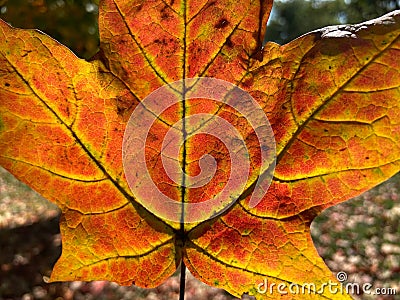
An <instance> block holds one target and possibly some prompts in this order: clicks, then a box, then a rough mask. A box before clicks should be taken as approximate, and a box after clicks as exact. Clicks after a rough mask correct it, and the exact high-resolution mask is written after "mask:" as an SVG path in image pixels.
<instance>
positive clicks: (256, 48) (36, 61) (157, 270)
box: [0, 0, 400, 299]
mask: <svg viewBox="0 0 400 300" xmlns="http://www.w3.org/2000/svg"><path fill="white" fill-rule="evenodd" d="M271 5H272V3H270V2H268V1H250V0H249V1H228V0H217V1H183V0H182V1H177V0H175V1H174V0H173V1H169V2H164V1H158V0H153V1H133V2H132V1H126V0H104V1H100V16H99V30H100V39H101V45H100V49H101V50H100V52H99V53H98V54H97V55H96V56H95V57H94V58H93V59H92V60H91V61H89V62H87V61H84V60H81V59H78V58H77V57H76V56H75V55H74V54H73V53H71V52H70V51H69V50H68V49H67V48H66V47H64V46H62V45H60V44H59V43H57V42H56V41H54V40H53V39H51V38H50V37H48V36H46V35H44V34H42V33H40V32H37V31H32V30H20V29H14V28H11V27H10V26H9V25H7V24H6V23H4V22H1V21H0V66H1V68H0V164H1V165H2V166H3V167H4V168H6V169H7V170H9V171H10V172H11V173H13V174H14V175H15V176H16V177H17V178H18V179H20V180H21V181H23V182H25V183H27V184H28V185H30V186H31V187H32V188H33V189H35V190H36V191H38V192H39V193H41V194H42V195H43V196H44V197H46V198H47V199H49V200H51V201H53V202H55V203H57V205H58V206H60V208H61V209H62V218H61V223H60V226H61V233H62V243H63V252H62V256H61V257H60V259H59V260H58V262H57V264H56V265H55V267H54V270H53V273H52V275H51V279H50V280H51V281H68V280H110V281H115V282H117V283H119V284H122V285H130V284H132V283H134V284H136V285H139V286H143V287H154V286H157V285H159V284H160V283H162V282H163V281H164V280H165V279H166V278H168V277H169V276H171V275H172V273H173V272H174V271H175V269H176V267H177V266H178V265H179V263H180V262H181V261H182V260H183V262H184V263H185V265H186V266H187V267H188V269H189V270H190V272H191V273H192V274H194V276H196V277H197V278H199V279H200V280H202V281H204V282H205V283H207V284H209V285H212V286H216V287H220V288H223V289H225V290H227V291H229V292H230V293H232V294H234V295H236V296H240V295H242V294H243V293H249V294H251V295H255V296H256V297H257V298H260V299H263V298H271V299H276V298H277V296H276V295H277V294H278V297H279V296H281V297H280V298H281V299H294V298H296V297H297V298H296V299H298V295H297V296H296V295H295V294H293V293H291V292H290V291H289V286H290V285H292V287H293V286H295V285H304V284H306V285H308V284H311V283H312V284H314V287H311V289H312V290H313V292H312V293H310V294H304V293H303V294H301V297H302V298H304V299H347V298H348V296H347V295H346V294H345V293H341V292H340V293H339V292H336V293H335V292H334V291H332V289H329V288H328V287H327V286H326V285H327V284H328V283H329V282H331V283H333V284H338V282H337V280H336V279H335V276H334V275H333V274H332V273H331V272H330V270H329V269H328V268H327V267H326V265H325V264H324V262H323V261H322V259H321V258H320V257H319V255H318V253H317V251H316V249H315V248H314V245H313V243H312V240H311V236H310V228H309V226H310V224H311V221H312V220H313V218H314V217H315V216H316V215H318V214H319V213H320V212H321V211H322V210H323V209H325V208H327V207H329V206H332V205H334V204H337V203H340V202H342V201H345V200H347V199H349V198H352V197H354V196H356V195H359V194H360V193H362V192H364V191H366V190H368V189H370V188H372V187H374V186H375V185H377V184H379V183H381V182H383V181H384V180H386V179H388V178H389V177H391V176H393V175H394V174H395V173H397V172H398V171H399V160H400V149H399V141H400V111H399V104H400V71H399V70H400V60H399V59H398V57H399V56H400V42H399V35H400V13H399V12H394V13H391V14H389V15H386V16H385V17H382V18H380V19H377V20H373V21H369V22H366V23H363V24H360V25H354V26H335V27H327V28H325V29H321V30H318V31H315V32H311V33H309V34H307V35H304V36H302V37H300V38H298V39H297V40H295V41H293V42H291V43H289V44H287V45H284V46H279V45H277V44H274V43H267V44H266V45H265V47H264V48H262V40H263V36H264V29H265V24H266V21H267V18H268V15H269V12H270V8H271ZM198 77H211V78H215V79H221V80H224V81H226V82H230V83H232V84H234V85H236V86H238V87H239V88H241V89H243V90H244V91H246V92H248V93H249V94H250V95H251V96H252V97H253V98H254V100H255V101H256V103H257V104H258V105H259V106H260V107H261V108H262V110H263V112H264V113H265V115H266V116H267V117H268V120H269V123H270V124H271V128H272V131H273V134H274V138H275V142H274V143H273V142H272V141H270V142H271V147H270V149H268V151H269V152H268V153H269V154H271V153H272V152H271V151H272V150H271V149H274V148H275V147H276V167H275V171H274V174H273V178H272V182H271V185H270V187H269V189H268V191H267V193H266V195H265V196H264V197H263V198H262V200H261V202H260V203H258V204H257V205H255V206H254V205H253V203H252V200H251V197H252V194H253V193H256V189H257V183H258V181H257V180H258V179H259V177H261V178H263V176H266V174H268V171H269V170H271V168H272V167H273V165H274V163H273V162H272V160H271V161H269V160H268V162H267V166H266V167H265V159H264V156H263V154H262V153H263V150H264V149H263V148H264V147H263V146H261V145H259V143H258V142H259V141H258V140H257V136H256V135H257V129H258V127H257V126H259V127H260V128H261V127H264V124H257V125H256V126H254V124H249V120H250V119H251V117H249V115H253V116H254V115H256V113H254V114H253V113H252V114H249V115H246V114H245V113H243V112H241V111H240V110H237V109H236V110H235V107H234V108H232V107H230V106H229V105H227V103H221V102H216V101H213V100H212V99H211V100H210V99H205V97H198V98H193V99H188V100H185V101H181V102H179V103H177V104H174V105H171V106H170V107H169V108H168V109H167V110H165V111H163V112H162V113H160V114H159V115H158V116H157V117H155V118H154V123H153V124H152V125H151V128H150V130H149V132H148V135H147V136H146V141H145V142H146V153H145V159H146V161H145V163H144V164H142V167H141V168H143V169H146V170H147V171H148V172H149V176H150V177H151V179H152V181H153V182H154V184H155V186H156V187H157V188H158V189H159V190H160V191H161V192H162V194H163V195H166V196H167V197H169V198H170V199H172V200H174V201H177V203H178V204H182V203H187V204H194V203H200V202H202V201H204V200H206V199H210V198H211V199H212V198H217V195H219V193H220V192H221V191H222V190H223V188H224V185H226V184H227V182H228V181H229V180H230V179H231V178H235V172H232V170H233V168H234V167H235V164H234V163H233V162H231V161H230V158H232V155H231V154H232V153H231V152H229V150H230V149H227V148H229V147H228V146H229V145H230V144H229V145H228V146H227V144H224V143H223V142H221V141H220V140H218V137H216V136H212V135H207V134H205V133H202V132H201V130H203V129H204V128H209V127H210V126H211V125H209V124H214V123H212V122H211V121H210V119H212V121H214V119H221V120H225V121H226V122H227V123H229V124H232V125H233V127H235V128H236V130H237V132H238V134H239V135H240V136H242V137H243V140H244V143H245V145H246V147H247V149H249V152H248V155H247V156H246V157H247V160H248V162H249V166H248V179H247V181H246V182H245V184H244V186H243V188H241V189H240V191H239V194H238V195H237V196H239V199H236V196H235V202H234V203H233V205H232V206H230V207H229V208H228V209H227V210H226V211H224V212H223V213H222V214H221V215H217V216H214V217H212V216H213V213H215V212H216V211H217V210H219V209H220V208H221V207H219V206H218V207H212V208H214V209H215V211H210V212H204V211H193V210H192V211H190V210H189V209H188V210H186V209H182V210H180V211H179V215H180V216H181V217H180V222H179V221H176V220H173V219H165V218H163V217H161V216H160V215H159V214H158V213H156V212H155V211H154V210H153V209H149V208H148V207H147V206H146V203H145V202H146V201H147V200H148V199H145V198H146V195H145V194H146V191H147V185H146V184H145V183H146V182H145V183H143V184H142V182H144V181H142V180H144V179H143V178H142V177H140V175H137V174H138V172H139V171H140V170H139V169H140V166H139V169H135V170H134V169H129V167H128V169H125V173H124V165H123V159H124V153H123V150H122V147H123V144H124V143H125V141H124V140H123V138H124V132H125V129H126V128H127V124H131V123H128V120H129V118H130V116H131V114H132V112H134V111H137V110H135V109H136V108H138V107H141V104H139V103H142V104H143V103H147V102H145V101H144V99H146V97H148V96H149V95H150V94H151V93H152V92H154V91H155V90H157V89H158V88H160V87H162V86H164V85H167V84H172V83H173V82H175V81H178V80H182V79H190V78H198ZM196 80H197V79H196ZM196 80H195V81H186V82H190V83H191V85H188V86H185V85H182V88H181V89H180V88H179V87H178V88H173V87H174V86H172V87H171V85H170V86H169V90H167V91H168V92H165V93H164V94H162V95H164V98H162V97H161V98H157V99H158V100H157V101H158V102H156V104H157V103H159V104H160V105H163V104H165V103H167V101H169V100H168V99H170V98H174V97H177V98H179V97H181V98H182V99H184V98H185V96H186V94H187V93H193V94H194V95H195V94H196V91H197V89H200V88H199V86H200V84H201V82H202V81H196ZM217 87H221V86H219V85H218V86H217ZM210 93H214V94H218V93H219V92H218V90H217V89H211V91H210ZM243 95H244V94H243ZM229 97H230V96H226V98H229ZM179 99H180V98H179ZM228 104H229V103H228ZM143 105H144V106H146V105H147V104H143ZM146 109H148V111H150V112H151V113H153V112H154V111H152V109H151V108H149V107H147V106H146ZM251 111H252V110H251ZM198 114H204V115H207V116H211V117H210V119H207V118H203V119H201V121H199V122H200V123H198V124H200V126H199V128H197V127H196V126H194V125H193V128H192V127H190V125H191V123H190V121H189V119H187V120H188V121H187V123H182V122H181V123H179V122H180V120H182V119H185V118H188V117H189V116H195V115H198ZM143 118H144V117H143ZM129 122H140V118H137V119H136V120H131V121H129ZM221 122H222V123H218V124H223V121H221ZM250 123H251V122H250ZM176 124H180V125H179V126H181V127H179V126H178V125H176ZM182 124H183V125H182ZM196 124H197V123H196ZM217 127H218V126H216V125H215V124H214V127H212V126H211V127H210V128H211V130H212V131H213V130H214V132H219V131H218V128H217ZM255 127H257V128H255ZM128 128H129V127H128ZM190 128H191V129H192V132H190V130H189V129H190ZM139 129H140V128H138V132H137V136H136V133H135V134H131V135H128V142H127V145H128V146H129V145H133V144H132V143H134V142H135V138H137V139H141V138H139ZM220 131H221V133H219V134H223V131H224V130H220ZM167 132H174V133H175V135H174V136H175V137H176V139H172V140H170V142H171V141H172V142H171V144H172V145H173V146H176V147H177V149H178V150H177V153H178V154H177V158H176V159H174V158H171V157H167V155H165V154H163V153H164V152H163V151H164V150H165V149H166V148H168V145H164V144H163V140H164V138H166V137H168V136H167ZM196 133H198V134H196ZM226 136H227V137H228V138H231V139H230V140H229V141H230V142H231V144H234V143H236V140H235V138H232V137H231V134H230V133H228V134H226ZM167 144H168V143H167ZM133 148H134V147H133ZM242 148H243V147H242V146H241V144H239V146H238V148H237V149H238V151H236V150H235V151H234V152H235V153H236V152H237V153H238V155H239V156H240V155H241V154H240V153H241V152H240V151H241V150H242ZM131 150H133V151H135V149H131ZM139 152H140V151H139ZM139 152H138V153H139ZM140 153H141V152H140ZM140 153H139V154H140ZM139 154H138V155H139ZM207 154H209V155H211V156H212V157H214V160H213V162H215V170H214V171H215V172H214V173H213V174H212V175H213V177H212V179H210V178H208V177H207V176H205V177H195V178H198V182H197V181H196V182H193V183H192V187H190V185H189V186H186V187H183V186H182V185H183V183H188V182H189V181H187V179H186V178H189V177H186V175H184V174H183V173H184V172H186V173H187V174H188V175H190V176H197V175H199V174H200V175H201V174H203V173H202V171H203V169H202V163H204V162H207V164H209V165H211V161H210V160H207V161H206V160H204V161H202V157H204V155H207ZM271 155H272V154H271ZM138 157H139V156H138ZM164 158H166V159H167V160H168V159H170V161H171V163H172V162H174V161H175V162H177V163H178V165H180V168H181V169H178V170H177V171H176V173H175V175H176V176H177V177H178V178H179V180H180V181H179V180H178V182H177V181H174V180H173V179H171V176H169V175H170V174H167V173H168V172H167V171H166V169H165V168H164V165H163V163H164V162H165V161H163V159H164ZM268 159H270V156H268ZM183 171H184V172H183ZM129 176H133V178H134V179H135V180H136V181H135V184H136V188H138V189H139V190H140V191H142V192H143V194H140V195H139V196H138V194H135V193H134V192H132V190H131V188H132V186H130V183H129V184H128V182H127V177H128V178H129ZM238 177H241V176H238ZM236 179H240V178H236ZM203 181H204V182H205V183H204V184H201V185H199V186H197V185H196V184H200V183H202V182H203ZM181 183H182V184H181ZM133 188H135V187H133ZM235 189H236V187H235V188H234V189H233V190H232V191H231V190H230V191H229V192H231V194H235V195H236V193H237V192H238V191H236V190H235ZM253 189H254V192H253ZM149 191H150V190H149ZM149 193H150V192H149ZM152 195H153V194H150V196H149V197H150V200H151V201H150V202H151V203H150V205H153V206H154V207H157V205H158V204H157V202H156V198H157V197H153V198H152ZM142 198H143V199H142ZM153 200H154V202H153ZM153 206H152V207H153ZM221 206H225V202H224V203H223V205H222V204H221ZM182 207H183V206H182ZM197 214H198V215H202V216H203V217H204V219H202V220H198V221H195V222H187V221H188V219H189V216H191V215H196V216H197ZM185 217H186V219H185ZM266 284H268V288H270V287H271V288H272V289H273V293H271V292H270V290H268V289H267V290H266V291H265V293H263V292H262V289H264V288H266V287H267V286H266ZM278 286H281V289H282V287H283V289H284V292H286V293H283V294H279V293H278V290H277V288H278ZM324 286H325V287H324Z"/></svg>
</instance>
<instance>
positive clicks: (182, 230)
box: [180, 1, 187, 243]
mask: <svg viewBox="0 0 400 300" xmlns="http://www.w3.org/2000/svg"><path fill="white" fill-rule="evenodd" d="M186 9H187V7H186V1H183V20H184V26H183V55H182V56H183V60H182V99H181V100H182V101H181V103H182V138H183V151H182V179H181V204H182V205H181V216H180V236H181V237H182V238H184V236H185V223H184V221H185V210H184V206H185V196H186V188H185V186H186V155H187V149H186V148H187V147H186V137H187V131H186V120H185V118H186V99H185V97H186V83H185V79H186V47H187V45H186V42H187V41H186V33H187V15H186ZM182 242H183V243H184V240H183V241H182Z"/></svg>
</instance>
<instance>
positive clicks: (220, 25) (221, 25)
mask: <svg viewBox="0 0 400 300" xmlns="http://www.w3.org/2000/svg"><path fill="white" fill-rule="evenodd" d="M228 25H229V22H228V20H227V19H225V18H222V19H220V20H219V21H218V23H217V24H215V26H214V27H215V28H217V29H220V28H225V27H226V26H228Z"/></svg>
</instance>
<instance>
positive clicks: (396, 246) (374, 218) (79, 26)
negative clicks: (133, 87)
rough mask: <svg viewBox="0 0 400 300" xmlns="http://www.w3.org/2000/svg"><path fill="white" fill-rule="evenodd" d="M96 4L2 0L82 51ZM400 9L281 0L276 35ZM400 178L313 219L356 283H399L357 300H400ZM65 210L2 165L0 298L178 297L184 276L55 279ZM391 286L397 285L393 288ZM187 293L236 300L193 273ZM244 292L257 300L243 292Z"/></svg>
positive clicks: (274, 19) (7, 12)
mask: <svg viewBox="0 0 400 300" xmlns="http://www.w3.org/2000/svg"><path fill="white" fill-rule="evenodd" d="M97 4H98V1H96V0H81V1H78V0H0V17H1V18H2V19H3V20H5V21H7V22H9V23H10V24H12V25H13V26H14V27H19V28H36V29H40V30H41V31H43V32H45V33H47V34H49V35H50V36H52V37H53V38H55V39H56V40H58V41H60V42H61V43H62V44H64V45H67V46H68V47H69V48H70V49H72V50H73V51H74V52H75V53H76V55H78V56H79V57H81V58H86V59H88V58H90V57H92V56H93V55H94V54H95V53H96V52H97V50H98V44H99V42H98V27H97V14H98V6H97ZM399 8H400V0H383V1H381V0H337V1H330V0H323V1H317V0H312V1H304V0H303V1H298V0H296V1H276V2H275V4H274V9H273V12H272V14H271V18H270V21H269V25H268V30H267V37H266V40H268V41H275V42H277V43H279V44H285V43H287V42H289V41H290V40H292V39H294V38H296V37H298V36H300V35H302V34H304V33H306V32H309V31H310V30H313V29H317V28H320V27H323V26H326V25H334V24H345V23H359V22H362V21H365V20H369V19H372V18H376V17H379V16H381V15H383V14H385V13H387V12H389V11H393V10H395V9H399ZM399 195H400V175H399V174H398V175H397V176H395V177H393V178H392V179H390V180H388V181H387V182H385V183H383V184H381V185H380V186H378V187H376V188H375V189H373V190H371V191H369V192H367V193H365V194H363V195H361V196H360V197H357V198H354V199H352V200H349V201H347V202H345V203H342V204H340V205H337V206H335V207H332V208H330V209H328V210H326V211H325V212H324V213H323V214H321V215H320V216H319V217H318V218H317V219H316V220H315V221H314V222H313V224H312V228H311V229H312V236H313V240H314V243H315V245H316V247H317V249H318V252H319V253H320V255H321V256H322V257H323V259H324V260H325V262H326V263H327V265H328V266H329V267H330V268H331V270H332V271H333V272H334V273H337V272H340V271H344V272H346V273H347V274H348V281H347V282H353V283H359V284H360V285H361V284H363V283H371V284H372V285H373V286H374V287H378V288H384V289H387V290H382V291H385V292H386V293H388V292H390V290H388V288H391V289H397V295H367V294H362V293H360V294H359V295H354V298H356V299H367V300H368V299H375V300H380V299H387V300H395V299H400V201H399ZM58 218H59V210H58V209H57V207H55V206H54V205H52V204H51V203H49V202H48V201H46V200H45V199H43V198H42V197H40V196H39V195H38V194H36V193H35V192H34V191H32V190H31V189H30V188H29V187H27V186H25V185H24V184H22V183H20V182H19V181H18V180H16V179H15V178H14V177H13V176H12V175H11V174H9V173H8V172H7V171H5V170H4V169H2V168H1V167H0V300H3V299H4V300H5V299H23V300H31V299H45V300H52V299H76V300H80V299H149V300H150V299H153V300H156V299H178V292H179V277H178V275H179V274H178V273H177V274H175V275H174V276H173V277H171V278H170V279H169V280H168V281H167V282H165V283H164V284H163V285H161V286H160V287H158V288H156V289H141V288H138V287H135V286H132V287H120V286H118V285H116V284H114V283H109V282H103V281H96V282H90V283H86V282H68V283H52V284H47V283H46V282H45V281H46V278H48V276H49V275H50V272H51V268H52V266H53V265H54V263H55V261H56V260H57V258H58V256H59V255H60V253H61V238H60V234H59V229H58ZM392 291H393V290H392ZM186 299H188V300H191V299H193V300H200V299H217V300H224V299H233V297H232V296H230V295H229V294H227V293H226V292H224V291H222V290H219V289H215V288H211V287H208V286H206V285H204V284H202V283H201V282H199V281H198V280H196V279H194V278H193V277H192V276H191V275H190V274H189V275H188V281H187V288H186ZM243 299H250V297H246V296H244V297H243Z"/></svg>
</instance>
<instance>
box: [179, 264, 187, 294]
mask: <svg viewBox="0 0 400 300" xmlns="http://www.w3.org/2000/svg"><path fill="white" fill-rule="evenodd" d="M185 281H186V266H185V264H184V263H183V260H182V261H181V281H180V286H179V300H185V285H186V282H185Z"/></svg>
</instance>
